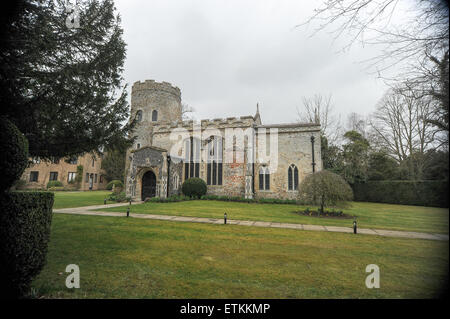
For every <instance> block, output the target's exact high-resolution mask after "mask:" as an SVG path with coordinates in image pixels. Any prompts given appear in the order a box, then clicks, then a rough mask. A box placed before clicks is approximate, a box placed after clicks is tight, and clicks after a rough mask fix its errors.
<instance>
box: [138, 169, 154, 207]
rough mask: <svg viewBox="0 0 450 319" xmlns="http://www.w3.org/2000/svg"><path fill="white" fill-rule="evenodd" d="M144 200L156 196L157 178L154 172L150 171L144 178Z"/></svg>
mask: <svg viewBox="0 0 450 319" xmlns="http://www.w3.org/2000/svg"><path fill="white" fill-rule="evenodd" d="M141 194H142V200H145V199H146V198H147V197H155V195H156V176H155V173H153V172H152V171H148V172H146V173H145V174H144V176H142V193H141Z"/></svg>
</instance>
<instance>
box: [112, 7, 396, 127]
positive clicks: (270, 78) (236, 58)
mask: <svg viewBox="0 0 450 319" xmlns="http://www.w3.org/2000/svg"><path fill="white" fill-rule="evenodd" d="M319 4H320V2H319V1H306V0H305V1H293V0H291V1H281V0H274V1H262V0H255V1H234V0H198V1H186V0H182V1H174V0H161V1H159V0H158V1H156V0H116V7H117V10H118V12H119V13H120V15H121V17H122V26H123V29H124V39H125V42H126V43H127V60H126V63H125V73H124V77H125V80H126V82H127V83H128V84H129V85H130V88H131V85H132V84H133V83H134V82H135V81H139V80H140V81H143V80H146V79H154V80H156V81H158V82H161V81H167V82H170V83H172V84H173V85H174V86H178V87H179V88H180V89H181V97H182V101H183V102H184V103H187V104H188V105H189V106H192V107H194V108H195V111H196V112H195V118H196V119H206V118H217V117H230V116H243V115H253V114H254V113H255V111H256V103H257V102H259V105H260V112H261V116H262V120H263V123H265V124H269V123H289V122H295V121H296V120H297V111H296V108H297V107H301V106H302V102H301V100H302V97H303V96H305V97H312V96H314V94H330V93H331V94H332V96H333V104H334V107H335V112H336V114H341V116H342V118H343V119H345V117H346V115H347V114H348V113H350V112H357V113H360V114H368V113H370V112H372V111H373V110H374V108H375V104H376V103H377V101H378V100H379V99H380V98H381V96H382V95H383V93H384V92H385V90H386V88H387V87H386V85H385V84H384V83H383V81H381V80H379V79H377V78H376V76H375V75H374V74H370V73H369V72H368V71H367V70H366V65H365V64H361V63H360V62H361V61H362V60H364V59H367V58H370V57H372V56H374V55H376V51H375V49H374V48H372V47H366V48H362V47H361V46H359V45H355V46H353V47H352V49H351V50H350V51H348V52H342V50H341V49H342V47H343V45H344V44H345V43H346V40H345V38H343V39H340V40H338V41H334V42H333V37H332V36H331V35H329V34H328V33H326V32H322V33H319V34H317V35H315V36H313V37H311V33H312V29H311V28H309V29H308V28H305V27H301V28H295V26H296V25H297V24H299V23H302V22H304V21H305V20H306V18H307V17H308V16H310V15H311V13H312V10H313V9H314V5H319Z"/></svg>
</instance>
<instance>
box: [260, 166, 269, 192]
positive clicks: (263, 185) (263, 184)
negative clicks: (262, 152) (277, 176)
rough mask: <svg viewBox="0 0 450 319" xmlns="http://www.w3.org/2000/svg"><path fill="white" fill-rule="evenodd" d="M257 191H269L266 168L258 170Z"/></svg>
mask: <svg viewBox="0 0 450 319" xmlns="http://www.w3.org/2000/svg"><path fill="white" fill-rule="evenodd" d="M259 189H260V190H270V172H269V168H268V167H267V166H263V167H261V168H260V169H259Z"/></svg>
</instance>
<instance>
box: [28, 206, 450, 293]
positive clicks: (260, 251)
mask: <svg viewBox="0 0 450 319" xmlns="http://www.w3.org/2000/svg"><path fill="white" fill-rule="evenodd" d="M204 203H205V206H206V204H208V205H213V206H215V205H217V204H216V203H212V202H204ZM182 204H184V205H188V206H187V207H190V206H189V205H199V204H200V202H190V203H181V204H180V205H182ZM221 204H224V203H221ZM155 206H159V205H155ZM169 206H170V204H169V205H168V204H165V205H162V206H160V207H162V208H165V207H169ZM230 206H231V207H236V206H235V204H232V205H231V204H230ZM144 207H145V206H144ZM172 207H181V206H178V205H175V206H173V205H172ZM200 207H204V206H200ZM223 207H227V206H226V205H224V206H223ZM261 207H263V211H266V210H267V211H270V209H272V210H275V209H274V208H275V207H277V209H278V206H273V205H261ZM283 207H285V206H283ZM165 213H167V212H165ZM267 214H269V213H267ZM268 216H270V215H268ZM68 264H77V265H78V266H79V267H80V275H81V288H80V289H67V288H66V287H65V279H66V276H67V275H68V274H67V273H65V268H66V266H67V265H68ZM368 264H377V265H378V266H379V268H380V286H381V287H380V288H379V289H368V288H366V287H365V278H366V276H367V275H368V274H367V273H366V272H365V268H366V266H367V265H368ZM447 274H448V241H432V240H418V239H403V238H388V237H380V236H364V235H354V234H345V233H332V232H311V231H299V230H292V229H278V228H260V227H244V226H237V225H223V224H222V225H211V224H197V223H183V222H171V221H158V220H142V219H135V218H125V217H100V216H78V215H60V214H55V215H54V216H53V222H52V232H51V240H50V245H49V253H48V257H47V265H46V266H45V268H44V269H43V271H42V272H41V273H40V275H39V276H38V277H37V278H36V279H35V280H34V282H33V284H32V286H33V289H34V291H35V292H36V295H37V296H39V297H41V296H42V297H57V298H59V297H62V298H429V297H435V296H436V295H437V294H438V293H439V288H440V286H441V285H442V284H443V283H445V282H446V281H445V280H446V279H447Z"/></svg>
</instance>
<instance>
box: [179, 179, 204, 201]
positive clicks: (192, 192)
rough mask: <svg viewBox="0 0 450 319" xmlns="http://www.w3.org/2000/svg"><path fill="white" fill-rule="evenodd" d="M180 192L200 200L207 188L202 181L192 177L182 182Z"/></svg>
mask: <svg viewBox="0 0 450 319" xmlns="http://www.w3.org/2000/svg"><path fill="white" fill-rule="evenodd" d="M181 191H182V192H183V194H184V195H186V196H189V197H196V198H200V197H202V196H203V195H205V194H206V191H207V186H206V183H205V181H204V180H203V179H201V178H197V177H192V178H188V179H187V180H185V181H184V183H183V186H182V187H181Z"/></svg>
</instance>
